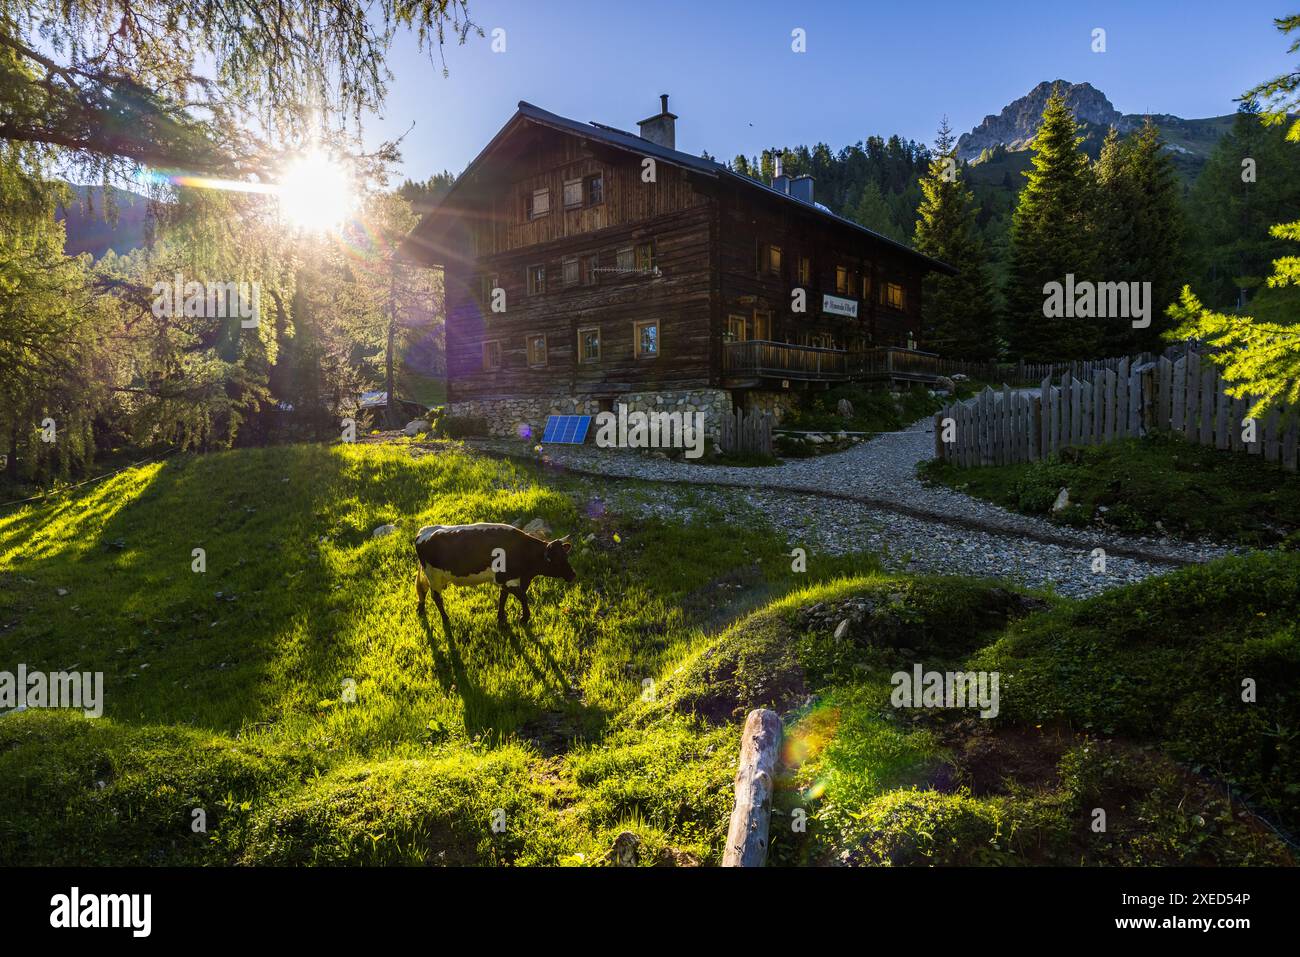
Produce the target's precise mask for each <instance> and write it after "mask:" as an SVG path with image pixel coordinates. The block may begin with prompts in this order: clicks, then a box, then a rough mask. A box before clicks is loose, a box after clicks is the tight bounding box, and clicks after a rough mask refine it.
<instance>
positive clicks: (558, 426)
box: [542, 415, 591, 445]
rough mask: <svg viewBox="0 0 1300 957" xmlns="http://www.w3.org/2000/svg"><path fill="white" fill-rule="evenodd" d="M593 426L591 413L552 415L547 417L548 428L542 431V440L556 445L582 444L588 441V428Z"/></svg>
mask: <svg viewBox="0 0 1300 957" xmlns="http://www.w3.org/2000/svg"><path fill="white" fill-rule="evenodd" d="M589 428H591V416H589V415H551V416H547V417H546V429H545V430H544V431H543V432H542V441H543V442H551V443H554V444H555V445H581V444H582V443H583V442H585V441H587V430H588V429H589Z"/></svg>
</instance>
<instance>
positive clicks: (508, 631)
mask: <svg viewBox="0 0 1300 957" xmlns="http://www.w3.org/2000/svg"><path fill="white" fill-rule="evenodd" d="M418 617H419V620H420V627H421V629H422V630H423V632H424V638H425V641H426V643H427V644H428V646H429V653H430V655H431V657H432V660H433V672H434V675H435V677H436V678H437V681H438V684H439V685H440V686H441V688H442V691H443V693H444V694H446V695H447V696H448V697H456V698H459V699H460V700H461V702H462V704H463V707H464V716H465V729H466V731H468V732H470V733H478V732H483V731H487V732H491V733H493V734H497V733H503V732H507V731H510V732H524V731H527V730H528V729H529V728H532V727H534V726H540V725H545V726H548V727H549V726H550V725H556V726H561V725H562V726H563V728H564V729H565V734H564V737H566V738H574V737H581V736H583V734H584V729H585V728H586V727H587V726H588V725H589V724H591V723H592V722H593V721H594V722H595V723H596V724H599V723H601V721H602V720H603V719H604V718H605V717H607V716H606V715H604V714H603V712H602V713H599V714H597V713H595V712H593V710H592V709H589V708H587V707H586V706H584V705H582V704H579V702H578V701H577V700H576V699H577V697H578V695H577V692H576V691H575V690H574V689H573V687H572V686H571V684H570V682H569V679H568V677H567V675H566V674H565V671H564V668H563V667H562V666H561V664H560V662H559V660H557V658H556V657H555V655H554V654H553V653H552V650H551V649H550V648H549V647H547V645H546V644H545V642H544V639H543V638H542V635H541V633H540V632H539V631H536V630H534V627H533V625H532V623H531V622H530V623H528V624H523V623H520V622H517V621H511V620H507V622H505V623H504V624H502V623H496V622H494V627H493V628H492V631H493V632H494V633H496V634H499V635H501V636H502V637H504V638H505V642H504V643H502V644H494V645H490V646H489V647H488V648H487V649H479V652H480V653H481V652H484V651H486V652H487V653H488V656H489V660H488V661H487V662H486V663H485V662H482V661H480V660H478V659H479V655H478V654H476V653H475V651H474V646H472V645H471V644H466V642H469V641H471V639H470V638H469V637H468V635H469V634H470V632H469V631H468V629H464V628H457V627H456V625H455V624H454V623H453V624H449V623H448V622H447V621H439V620H438V619H439V618H440V617H441V616H438V614H437V612H436V611H433V612H432V613H431V614H427V615H418ZM439 631H441V635H439V634H438V632H439ZM480 637H481V636H480ZM493 649H499V650H498V651H497V652H496V653H495V654H494V653H493ZM502 653H504V656H506V657H508V659H509V660H507V661H502V660H501V659H502V657H503V654H502ZM466 659H469V663H468V664H467V661H466ZM516 664H518V665H522V666H523V671H526V672H527V673H528V674H529V675H531V676H532V677H533V679H535V680H536V681H537V683H538V684H539V685H540V686H541V687H542V688H544V689H545V692H546V694H547V696H554V698H556V699H559V703H558V707H557V705H556V704H552V705H550V706H546V705H543V704H541V703H539V702H537V701H535V700H534V699H532V698H531V696H530V695H526V694H522V693H521V694H518V695H515V694H511V693H510V692H508V691H507V692H505V693H504V694H492V693H490V692H488V691H487V690H486V688H485V687H484V683H485V682H486V683H488V684H492V683H493V679H492V678H491V677H489V676H487V675H486V674H480V675H479V676H478V677H479V680H475V675H474V672H476V671H479V672H481V671H482V669H483V668H484V667H487V668H489V669H496V668H499V667H502V666H508V667H511V668H513V667H514V666H515V665H516ZM521 709H522V710H521ZM599 710H600V709H595V711H599ZM530 712H531V716H526V715H529V713H530ZM503 719H504V721H505V724H506V725H508V726H509V727H508V728H507V727H503V726H502V721H503Z"/></svg>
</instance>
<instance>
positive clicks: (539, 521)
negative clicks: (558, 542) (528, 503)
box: [524, 518, 551, 538]
mask: <svg viewBox="0 0 1300 957" xmlns="http://www.w3.org/2000/svg"><path fill="white" fill-rule="evenodd" d="M524 531H525V532H527V533H528V534H529V535H535V536H537V537H538V538H550V537H551V526H549V525H547V524H546V519H544V518H535V519H533V520H532V521H531V522H529V523H528V524H527V525H525V526H524Z"/></svg>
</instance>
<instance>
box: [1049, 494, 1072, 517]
mask: <svg viewBox="0 0 1300 957" xmlns="http://www.w3.org/2000/svg"><path fill="white" fill-rule="evenodd" d="M1069 507H1070V490H1069V489H1068V488H1062V489H1061V490H1060V491H1059V492H1057V493H1056V501H1055V502H1053V503H1052V513H1053V514H1055V513H1056V512H1063V511H1065V509H1067V508H1069Z"/></svg>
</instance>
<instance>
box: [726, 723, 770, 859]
mask: <svg viewBox="0 0 1300 957" xmlns="http://www.w3.org/2000/svg"><path fill="white" fill-rule="evenodd" d="M780 750H781V719H780V718H779V717H777V714H776V712H775V711H769V710H768V709H767V708H756V709H754V710H753V711H751V712H750V713H749V717H747V718H746V719H745V730H744V731H743V732H742V733H741V738H740V767H739V768H738V769H737V770H736V807H735V810H733V811H732V812H731V826H730V827H729V828H728V829H727V848H726V850H725V851H724V852H723V855H722V866H723V867H762V866H763V864H764V862H765V861H766V860H767V832H768V827H769V826H770V825H771V822H772V790H773V786H774V784H773V776H774V774H775V771H776V761H777V756H778V754H779V753H780Z"/></svg>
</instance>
